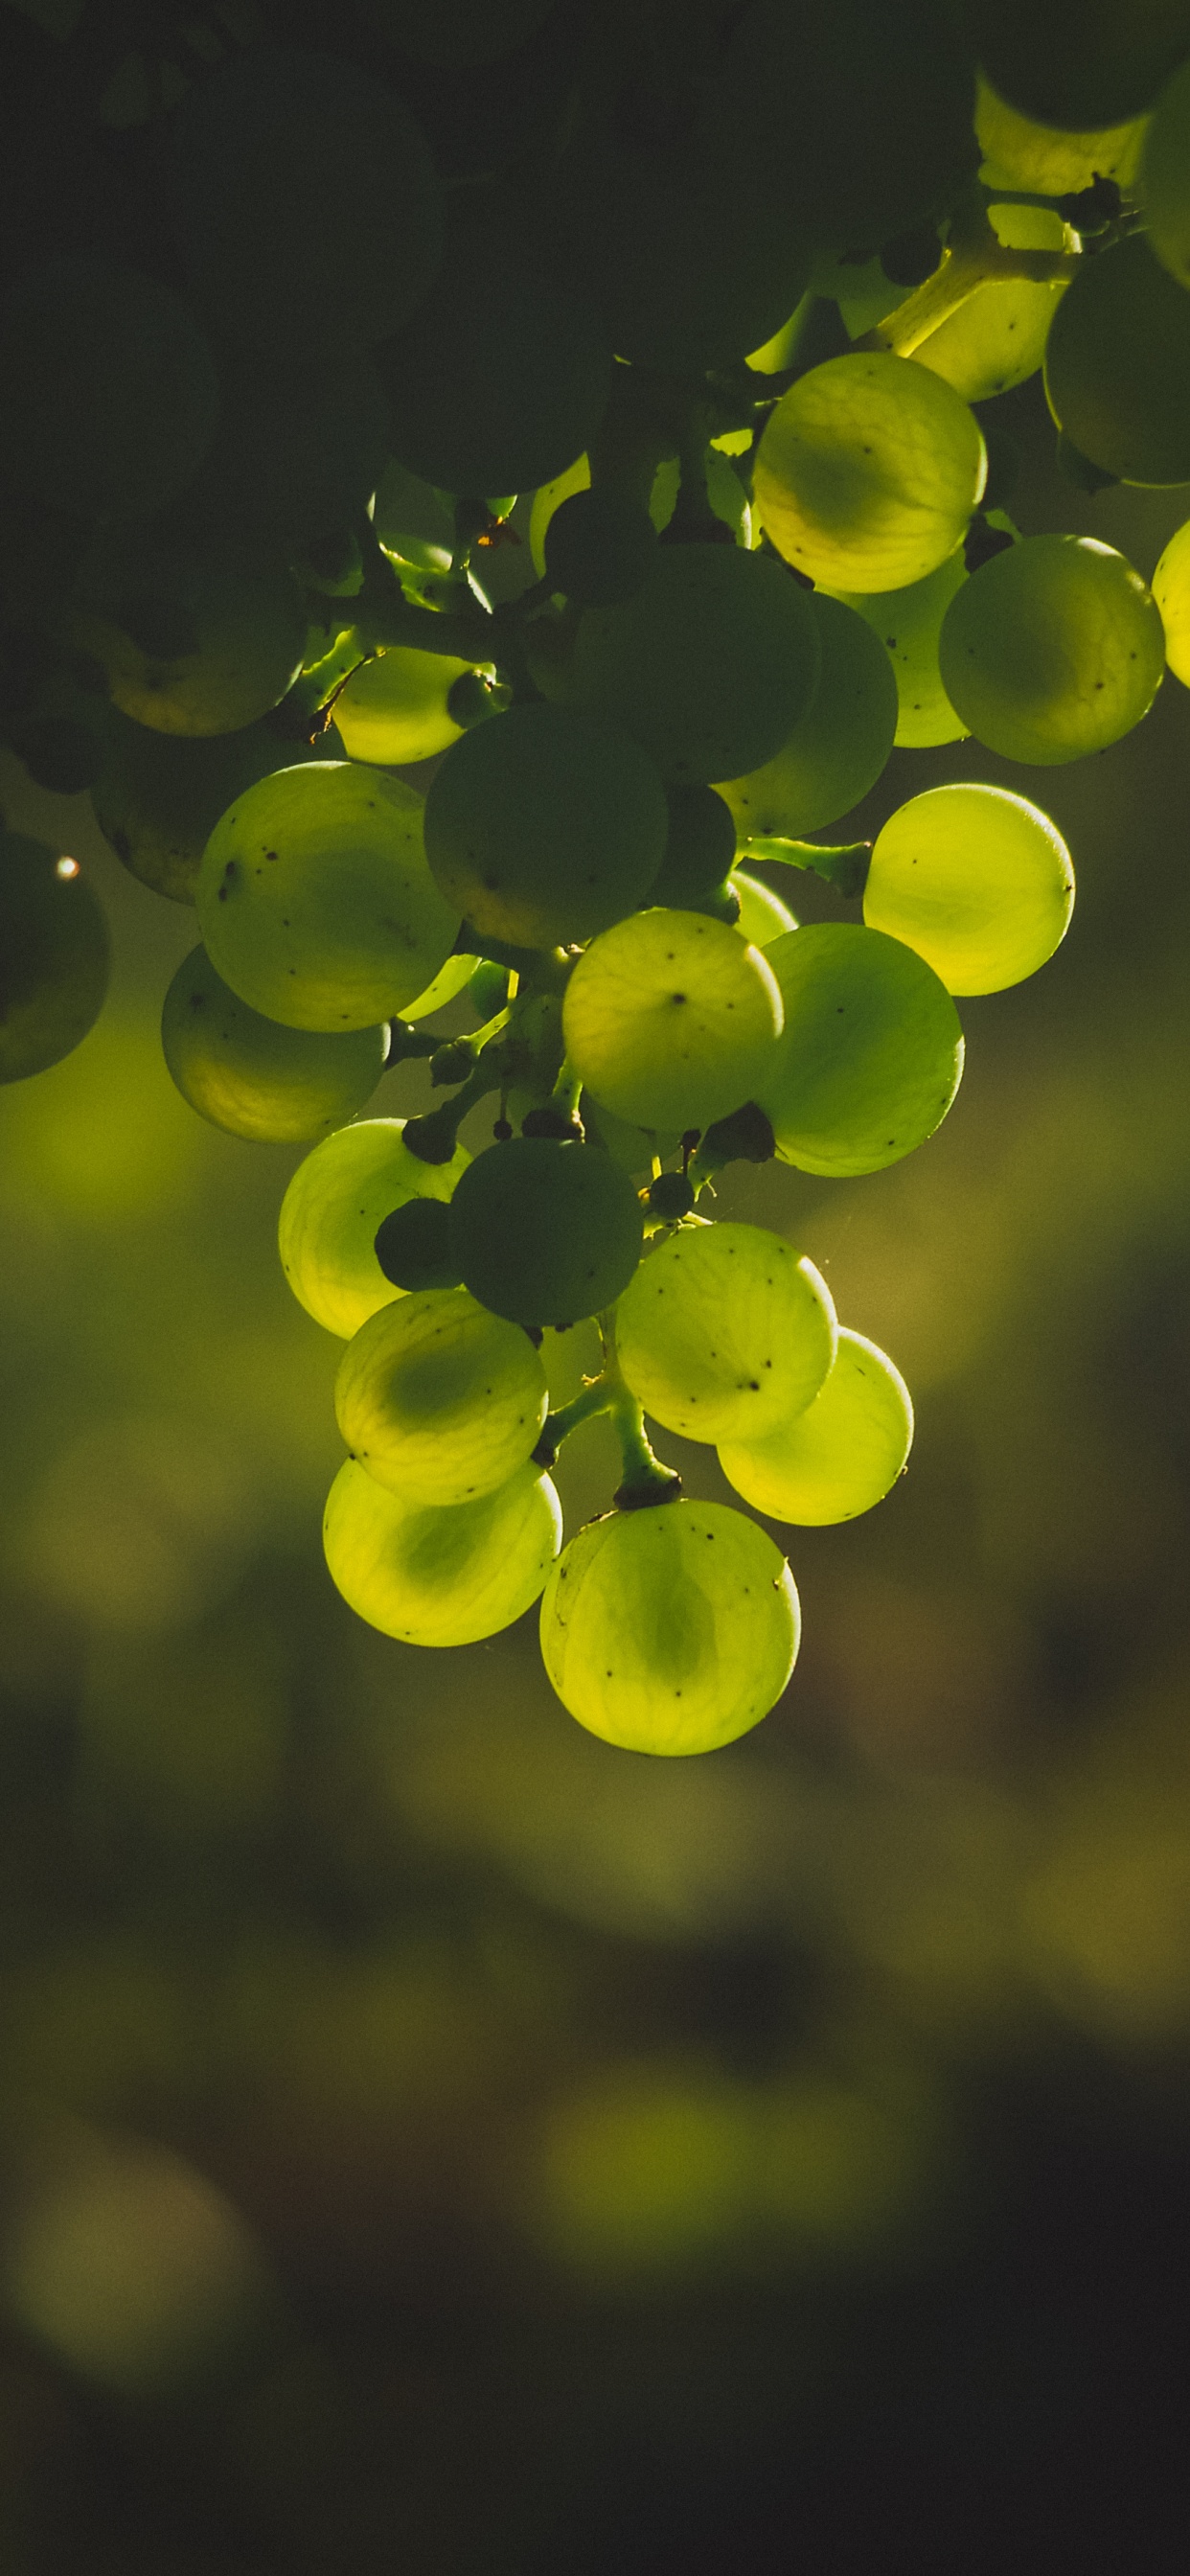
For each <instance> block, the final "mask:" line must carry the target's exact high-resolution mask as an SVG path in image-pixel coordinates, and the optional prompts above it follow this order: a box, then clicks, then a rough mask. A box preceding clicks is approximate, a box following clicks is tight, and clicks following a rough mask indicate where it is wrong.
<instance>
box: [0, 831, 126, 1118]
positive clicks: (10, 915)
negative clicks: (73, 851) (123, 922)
mask: <svg viewBox="0 0 1190 2576" xmlns="http://www.w3.org/2000/svg"><path fill="white" fill-rule="evenodd" d="M110 972H111V943H110V941H109V939H108V932H107V923H106V921H105V919H104V916H103V913H102V912H101V910H100V908H99V905H98V903H97V902H96V899H95V896H94V895H93V893H92V891H91V888H90V886H89V885H88V883H87V881H86V878H85V877H84V876H83V874H82V871H81V869H80V867H79V863H78V860H77V859H70V858H58V857H57V855H56V853H55V852H54V851H53V850H51V849H47V847H46V844H45V842H44V841H32V840H29V839H27V838H26V836H25V834H24V833H23V832H6V831H3V830H0V1082H22V1081H23V1080H24V1078H25V1076H26V1074H30V1073H44V1072H45V1070H46V1068H47V1066H48V1065H51V1064H58V1063H59V1062H60V1061H61V1058H62V1057H63V1056H64V1055H69V1054H70V1052H71V1049H72V1048H73V1047H76V1046H77V1045H78V1043H79V1040H80V1038H85V1036H86V1034H87V1031H88V1029H89V1028H90V1027H91V1026H92V1025H93V1023H94V1021H95V1020H96V1019H97V1018H98V1016H99V1013H100V1011H101V1010H102V1008H103V1000H104V995H105V994H106V992H107V985H108V976H109V974H110Z"/></svg>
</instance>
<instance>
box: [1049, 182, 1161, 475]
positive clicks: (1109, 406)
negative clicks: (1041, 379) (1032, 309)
mask: <svg viewBox="0 0 1190 2576" xmlns="http://www.w3.org/2000/svg"><path fill="white" fill-rule="evenodd" d="M1045 392H1046V400H1047V402H1048V403H1049V407H1050V410H1051V411H1052V413H1053V416H1054V419H1055V420H1056V421H1057V424H1058V427H1059V429H1061V430H1064V431H1065V433H1066V436H1067V437H1068V438H1069V439H1071V440H1072V441H1073V444H1074V446H1075V447H1077V448H1078V449H1079V450H1080V451H1081V453H1082V454H1083V455H1084V456H1089V457H1091V458H1092V459H1093V460H1094V462H1095V464H1096V465H1102V466H1105V467H1106V468H1107V470H1108V472H1109V473H1111V474H1118V475H1119V477H1120V479H1121V481H1122V482H1125V483H1140V484H1156V485H1165V484H1170V483H1185V482H1188V481H1190V305H1188V304H1187V301H1186V292H1185V288H1184V287H1182V286H1180V285H1178V284H1177V283H1176V282H1175V280H1174V279H1173V278H1171V276H1170V275H1169V272H1168V270H1167V269H1165V268H1162V267H1161V266H1160V265H1159V263H1158V261H1157V260H1156V259H1155V258H1154V257H1153V253H1152V251H1151V250H1150V248H1149V245H1148V242H1147V241H1146V239H1145V236H1144V234H1143V233H1133V234H1131V235H1130V236H1129V237H1128V238H1127V239H1126V240H1124V241H1118V242H1114V243H1113V244H1112V245H1111V247H1110V248H1109V249H1107V250H1104V251H1102V252H1101V253H1100V254H1099V256H1098V257H1097V258H1096V259H1094V260H1092V261H1090V262H1089V263H1088V264H1087V265H1086V266H1084V267H1083V268H1081V269H1080V270H1079V273H1078V276H1077V277H1076V278H1075V279H1074V280H1073V282H1072V284H1071V285H1070V286H1069V287H1068V288H1067V290H1066V293H1065V295H1064V296H1063V297H1062V300H1061V303H1060V304H1059V306H1058V310H1057V312H1056V313H1055V315H1054V319H1053V324H1052V326H1051V329H1050V335H1049V340H1048V343H1047V346H1046V353H1045Z"/></svg>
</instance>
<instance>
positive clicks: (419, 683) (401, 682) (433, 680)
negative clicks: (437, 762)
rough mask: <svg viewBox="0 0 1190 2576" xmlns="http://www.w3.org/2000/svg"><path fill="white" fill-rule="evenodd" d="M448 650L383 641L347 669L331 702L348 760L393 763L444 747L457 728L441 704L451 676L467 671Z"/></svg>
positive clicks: (447, 693)
mask: <svg viewBox="0 0 1190 2576" xmlns="http://www.w3.org/2000/svg"><path fill="white" fill-rule="evenodd" d="M472 668H473V665H472V664H471V663H470V662H457V661H455V660H454V658H453V656H452V655H450V654H449V653H419V652H418V651H417V649H416V647H414V646H410V645H405V644H398V645H389V646H388V647H387V648H386V650H385V651H384V652H383V653H381V654H379V655H378V656H377V657H376V659H375V660H374V661H371V662H364V663H362V664H361V667H360V669H359V670H358V671H353V672H352V675H351V678H350V679H349V681H348V683H347V686H346V688H345V689H341V690H340V692H339V695H338V697H337V698H336V700H335V723H336V724H337V726H338V728H339V732H340V734H341V735H342V737H343V743H344V747H345V749H346V752H347V755H348V758H349V759H350V760H368V761H372V762H375V763H379V765H380V766H381V767H385V766H392V767H394V768H396V767H398V766H399V765H401V764H402V763H405V762H409V761H415V760H429V759H431V758H432V756H433V754H434V753H435V752H438V751H446V750H448V749H449V747H450V745H451V743H452V742H457V741H458V739H459V735H460V734H461V733H462V731H463V727H462V726H461V725H457V724H456V723H455V721H454V718H453V716H452V715H451V714H450V712H449V710H448V707H447V703H446V702H447V699H448V698H449V696H450V693H451V690H452V689H453V687H454V684H455V681H456V680H461V679H462V677H463V675H464V673H465V672H467V671H470V670H471V669H472Z"/></svg>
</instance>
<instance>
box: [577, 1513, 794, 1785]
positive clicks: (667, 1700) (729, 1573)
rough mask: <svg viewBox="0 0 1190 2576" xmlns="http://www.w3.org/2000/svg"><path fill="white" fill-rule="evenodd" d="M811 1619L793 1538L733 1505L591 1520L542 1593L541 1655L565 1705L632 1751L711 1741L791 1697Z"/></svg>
mask: <svg viewBox="0 0 1190 2576" xmlns="http://www.w3.org/2000/svg"><path fill="white" fill-rule="evenodd" d="M800 1631H801V1614H800V1610H799V1606H798V1597H797V1592H796V1590H795V1588H794V1583H793V1577H792V1575H791V1574H790V1571H789V1568H788V1566H787V1565H786V1563H785V1559H784V1557H783V1556H782V1555H781V1552H780V1549H779V1548H777V1547H775V1546H774V1544H773V1541H772V1539H771V1538H769V1537H768V1536H767V1534H766V1533H765V1531H763V1530H761V1529H758V1528H757V1526H756V1523H755V1522H754V1521H749V1520H745V1518H744V1516H743V1514H742V1513H740V1512H736V1511H733V1510H732V1509H731V1507H730V1506H729V1505H726V1504H723V1503H692V1502H676V1503H665V1504H661V1505H649V1506H646V1507H645V1508H644V1509H643V1510H640V1511H632V1512H615V1513H611V1514H609V1515H608V1517H607V1518H606V1519H604V1520H599V1521H593V1522H591V1523H589V1525H588V1526H587V1528H586V1529H584V1530H581V1531H580V1532H579V1535H578V1537H577V1538H574V1539H572V1540H571V1542H570V1545H569V1547H568V1548H566V1549H565V1551H564V1553H563V1555H562V1557H561V1558H560V1560H559V1562H558V1564H557V1565H556V1566H555V1568H554V1571H553V1573H552V1574H551V1576H550V1579H549V1582H548V1583H547V1585H546V1589H545V1594H544V1598H543V1600H542V1604H541V1652H542V1658H543V1661H544V1663H545V1668H546V1671H547V1673H548V1675H549V1678H550V1680H551V1682H552V1683H553V1686H554V1689H555V1690H556V1692H557V1694H558V1697H559V1699H560V1700H561V1701H562V1704H563V1706H564V1707H565V1708H567V1709H569V1711H570V1714H571V1716H572V1717H574V1718H577V1720H578V1722H579V1725H580V1726H585V1727H586V1728H587V1729H588V1731H589V1732H590V1733H591V1734H592V1735H599V1736H602V1738H603V1740H604V1742H605V1743H608V1744H617V1745H620V1746H621V1747H622V1748H623V1749H624V1750H626V1751H628V1752H632V1753H656V1754H667V1755H676V1754H690V1753H709V1752H712V1751H713V1750H714V1749H715V1748H716V1747H717V1746H719V1745H722V1744H730V1743H732V1742H733V1741H734V1740H735V1738H736V1737H737V1736H740V1735H744V1734H746V1733H747V1732H748V1729H749V1728H750V1727H753V1726H756V1725H757V1724H758V1723H759V1721H760V1719H761V1718H762V1717H765V1716H767V1714H768V1712H769V1710H770V1709H771V1708H772V1707H773V1706H774V1705H775V1703H776V1701H777V1700H778V1699H779V1698H780V1696H781V1693H782V1691H783V1690H784V1688H785V1685H786V1683H787V1681H788V1679H789V1676H790V1674H791V1672H792V1671H793V1666H794V1662H795V1660H796V1657H797V1650H798V1644H799V1640H800Z"/></svg>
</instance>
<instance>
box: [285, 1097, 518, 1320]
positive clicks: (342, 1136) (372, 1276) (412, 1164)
mask: <svg viewBox="0 0 1190 2576" xmlns="http://www.w3.org/2000/svg"><path fill="white" fill-rule="evenodd" d="M404 1129H405V1120H404V1119H403V1118H364V1119H361V1120H360V1122H359V1124H358V1125H357V1126H354V1127H341V1128H340V1129H339V1131H338V1134H337V1135H334V1136H328V1137H327V1138H326V1140H325V1142H324V1143H323V1144H321V1145H316V1146H315V1148H314V1151H313V1153H312V1154H307V1156H306V1158H305V1161H304V1162H302V1163H299V1164H298V1167H297V1170H296V1172H295V1173H294V1176H293V1179H292V1180H291V1182H290V1184H289V1187H288V1189H287V1190H286V1193H285V1196H284V1198H283V1200H282V1202H281V1221H280V1226H279V1228H278V1242H279V1247H280V1253H281V1267H282V1269H283V1271H284V1273H285V1276H286V1278H287V1280H288V1281H289V1285H290V1287H291V1288H292V1290H293V1293H294V1296H295V1297H296V1298H297V1300H298V1303H299V1305H302V1306H304V1307H305V1309H306V1312H307V1314H308V1315H313V1317H314V1320H315V1322H316V1323H318V1324H323V1325H325V1327H326V1330H327V1332H328V1333H338V1334H340V1335H341V1337H342V1339H343V1340H344V1341H349V1340H350V1338H351V1335H352V1334H353V1333H357V1332H358V1331H359V1328H360V1325H361V1324H366V1323H367V1321H368V1317H369V1316H370V1315H375V1314H376V1313H377V1312H378V1311H379V1309H380V1307H381V1306H388V1305H391V1303H392V1300H393V1298H394V1297H395V1296H397V1295H398V1294H399V1293H400V1292H399V1290H398V1289H397V1287H396V1285H395V1283H394V1282H393V1281H392V1280H390V1279H388V1278H386V1276H385V1274H384V1272H383V1271H382V1269H381V1267H380V1263H379V1261H378V1260H377V1258H376V1252H375V1242H376V1236H377V1233H378V1231H379V1229H380V1227H381V1225H382V1224H383V1222H384V1219H385V1218H386V1217H387V1216H388V1215H390V1214H391V1213H392V1211H393V1210H395V1209H397V1208H400V1207H404V1206H406V1205H407V1204H408V1202H409V1201H410V1200H413V1199H428V1200H429V1199H433V1200H443V1199H448V1198H449V1197H450V1195H451V1192H452V1190H454V1189H455V1187H456V1186H457V1184H458V1182H459V1180H460V1179H461V1177H462V1174H463V1173H464V1172H465V1171H466V1169H467V1165H468V1163H469V1162H470V1160H471V1157H470V1155H469V1154H468V1153H467V1151H466V1149H465V1147H463V1146H462V1145H458V1146H456V1148H455V1151H454V1154H453V1156H452V1159H451V1161H450V1162H449V1163H423V1162H422V1161H421V1159H420V1157H419V1156H418V1155H416V1154H411V1153H410V1151H409V1148H408V1146H407V1145H406V1144H405V1143H404V1142H403V1137H404Z"/></svg>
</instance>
